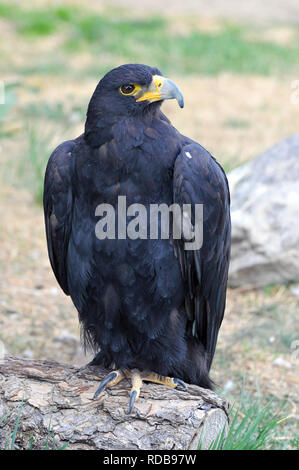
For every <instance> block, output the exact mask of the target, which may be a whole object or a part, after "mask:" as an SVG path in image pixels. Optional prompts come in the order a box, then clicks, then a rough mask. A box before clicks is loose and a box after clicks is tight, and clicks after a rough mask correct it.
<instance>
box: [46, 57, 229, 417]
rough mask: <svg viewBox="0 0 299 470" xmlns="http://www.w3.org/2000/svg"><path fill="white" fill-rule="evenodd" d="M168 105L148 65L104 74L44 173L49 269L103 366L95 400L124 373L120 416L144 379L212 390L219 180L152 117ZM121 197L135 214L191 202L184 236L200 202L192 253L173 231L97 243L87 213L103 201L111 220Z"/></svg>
mask: <svg viewBox="0 0 299 470" xmlns="http://www.w3.org/2000/svg"><path fill="white" fill-rule="evenodd" d="M171 98H175V99H177V101H178V103H179V105H180V106H181V107H183V105H184V101H183V95H182V93H181V92H180V90H179V88H178V87H177V85H176V84H175V83H174V82H173V81H171V80H169V79H167V78H165V77H163V76H162V75H161V72H160V71H159V70H158V69H156V68H152V67H149V66H146V65H139V64H127V65H122V66H120V67H118V68H115V69H113V70H111V71H110V72H109V73H107V74H106V75H105V76H104V77H103V78H102V80H101V81H100V82H99V83H98V85H97V87H96V89H95V91H94V93H93V96H92V98H91V100H90V103H89V106H88V111H87V119H86V124H85V132H84V134H82V135H81V136H79V137H78V138H76V139H74V140H70V141H67V142H63V143H62V144H61V145H59V146H58V147H57V148H56V150H55V151H54V152H53V153H52V155H51V157H50V159H49V162H48V166H47V169H46V174H45V184H44V214H45V224H46V234H47V243H48V252H49V257H50V262H51V266H52V268H53V271H54V274H55V276H56V279H57V281H58V283H59V284H60V286H61V288H62V289H63V291H64V292H65V294H67V295H70V296H71V298H72V301H73V303H74V305H75V307H76V309H77V310H78V313H79V320H80V322H81V324H82V331H83V336H84V340H85V344H86V345H87V346H91V347H92V348H93V350H94V352H95V357H94V360H93V361H92V364H93V365H103V366H105V367H107V368H112V369H113V371H112V372H110V373H109V374H108V375H107V377H106V378H105V379H104V381H103V382H102V383H101V385H100V387H99V388H98V390H97V392H96V394H95V396H97V395H98V394H99V393H100V392H101V391H102V390H103V389H104V387H105V386H113V385H115V384H116V383H118V382H119V381H120V380H122V379H123V378H124V377H130V378H131V380H132V390H131V398H130V411H131V410H132V408H133V404H134V400H135V399H136V398H138V396H139V393H140V388H141V385H142V380H145V381H150V382H156V383H162V384H166V385H169V386H172V387H176V386H178V385H183V386H184V385H185V382H187V383H190V384H197V385H199V386H201V387H205V388H212V386H213V383H212V381H211V379H210V378H209V370H210V366H211V362H212V359H213V356H214V352H215V347H216V341H217V336H218V331H219V328H220V325H221V322H222V319H223V315H224V309H225V298H226V287H227V275H228V266H229V254H230V212H229V204H230V198H229V189H228V183H227V179H226V176H225V173H224V171H223V169H222V168H221V166H220V165H219V164H218V163H217V161H216V160H215V159H214V158H213V157H212V156H211V155H210V153H209V152H208V151H207V150H205V149H204V148H203V147H202V146H201V145H199V144H198V143H196V142H194V141H193V140H191V139H189V138H187V137H185V136H183V135H182V134H180V133H179V132H178V131H177V130H176V129H175V128H174V127H173V126H172V124H171V123H170V121H169V120H168V119H167V118H166V116H165V115H164V114H163V113H162V112H161V109H160V105H161V103H162V102H163V100H164V99H171ZM119 196H126V203H127V205H131V204H136V203H138V204H143V206H144V207H145V208H149V207H150V205H152V204H156V205H160V204H166V205H167V207H170V206H171V205H172V204H178V205H179V206H180V207H183V205H184V204H186V205H190V206H191V207H192V210H191V217H189V219H188V217H187V219H188V220H187V222H188V223H189V228H190V230H192V229H194V228H195V226H194V224H196V221H195V218H194V217H195V215H194V207H195V205H196V204H202V207H203V223H202V230H203V231H202V234H203V242H202V245H201V247H200V248H198V249H193V250H190V249H189V250H187V249H186V247H185V241H186V239H184V237H181V239H179V238H175V237H174V236H172V235H173V232H172V229H171V230H170V236H169V237H168V238H163V237H161V236H159V237H155V238H150V237H147V238H146V239H145V238H144V237H138V236H137V237H136V238H135V239H132V238H129V237H120V238H117V237H116V238H115V239H111V238H109V237H108V236H107V237H106V238H105V237H101V238H102V239H99V237H97V236H96V230H95V228H96V225H97V222H98V221H99V217H98V216H97V215H96V208H97V207H98V205H99V204H109V205H110V206H112V207H113V208H114V209H115V211H116V214H117V211H118V198H119ZM128 220H130V217H128ZM128 220H127V222H128ZM117 223H118V224H120V222H119V221H118V222H117ZM159 223H160V222H159ZM170 225H171V223H170ZM116 228H117V227H116ZM137 228H138V227H137ZM116 232H117V231H116ZM183 233H185V232H183Z"/></svg>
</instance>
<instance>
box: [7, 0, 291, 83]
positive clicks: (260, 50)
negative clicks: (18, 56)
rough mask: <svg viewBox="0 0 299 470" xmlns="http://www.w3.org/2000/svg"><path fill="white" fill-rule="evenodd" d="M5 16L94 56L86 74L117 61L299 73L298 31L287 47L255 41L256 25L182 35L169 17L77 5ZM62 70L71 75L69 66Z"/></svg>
mask: <svg viewBox="0 0 299 470" xmlns="http://www.w3.org/2000/svg"><path fill="white" fill-rule="evenodd" d="M1 16H2V17H4V18H6V19H7V20H8V21H10V22H12V23H14V24H15V26H16V29H17V31H18V33H19V34H20V35H21V36H22V37H23V40H25V41H26V40H28V41H30V40H32V39H34V38H37V37H38V38H40V39H39V40H42V38H43V37H47V36H51V35H54V34H57V33H61V34H62V35H63V40H62V49H64V53H66V54H69V53H71V52H74V53H76V52H78V51H80V50H81V51H88V53H89V54H91V55H93V56H94V58H95V65H94V66H92V67H89V68H88V69H87V70H86V72H85V73H87V72H88V73H90V74H97V76H98V75H99V74H100V73H104V72H106V71H107V69H108V68H111V64H112V63H114V64H119V63H125V62H141V63H148V64H151V65H155V66H158V67H160V68H161V69H162V70H163V72H164V73H176V74H186V73H190V74H191V73H196V74H198V73H200V74H218V73H220V72H223V71H231V72H236V73H242V74H248V73H255V74H262V75H269V74H282V73H288V72H289V73H291V72H293V71H294V70H298V57H299V33H298V29H297V34H296V38H295V40H294V41H293V44H292V45H291V46H284V45H278V44H276V43H269V42H265V41H258V40H257V39H254V40H251V39H250V38H249V35H248V33H250V32H251V31H254V32H255V33H256V32H257V28H256V27H255V28H253V27H250V26H242V27H241V26H240V27H239V26H235V25H231V24H228V23H223V25H222V29H220V31H218V32H215V33H208V32H203V31H199V30H192V29H191V30H190V31H188V32H186V34H185V35H180V34H179V33H175V32H173V31H171V32H170V28H169V22H170V20H167V19H166V18H160V17H157V16H152V17H148V18H146V19H140V18H134V17H131V16H128V12H123V11H121V12H116V11H115V10H114V11H113V12H112V11H110V12H109V11H107V12H106V13H105V14H102V15H99V14H94V13H91V12H88V11H87V10H84V9H82V8H75V7H74V6H71V7H68V6H64V7H59V8H57V7H48V8H46V7H44V8H34V9H28V8H24V7H23V6H21V5H13V6H12V5H11V4H7V3H4V2H0V17H1ZM261 31H262V29H261ZM60 52H61V51H60ZM103 57H104V58H105V60H104V61H102V60H101V58H103ZM107 57H108V58H109V60H108V62H109V64H107V63H106V62H107V61H106V58H107ZM57 60H58V59H57ZM105 64H106V65H105ZM36 65H37V66H38V64H36ZM43 67H44V68H45V70H47V72H51V67H53V73H56V70H55V66H53V63H51V64H50V65H49V67H48V68H47V64H46V63H43ZM60 67H63V66H60ZM63 68H65V69H66V70H65V72H69V73H70V72H71V69H70V68H69V67H63Z"/></svg>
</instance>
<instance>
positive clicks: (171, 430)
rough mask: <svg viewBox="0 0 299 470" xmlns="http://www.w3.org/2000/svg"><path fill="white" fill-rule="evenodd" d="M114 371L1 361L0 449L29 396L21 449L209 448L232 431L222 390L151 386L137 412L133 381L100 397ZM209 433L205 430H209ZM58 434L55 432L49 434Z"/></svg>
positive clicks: (23, 415)
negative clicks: (50, 441)
mask: <svg viewBox="0 0 299 470" xmlns="http://www.w3.org/2000/svg"><path fill="white" fill-rule="evenodd" d="M106 374H107V371H106V370H104V369H101V368H99V367H85V368H81V369H78V368H75V367H71V366H69V365H64V364H59V363H57V362H52V361H38V360H27V359H23V358H15V357H8V356H6V357H5V358H4V359H3V360H2V361H1V362H0V421H1V417H2V416H4V415H5V414H6V413H8V412H9V411H11V410H13V409H15V410H16V411H15V412H14V413H12V414H11V415H10V416H8V417H7V418H6V419H5V420H4V421H3V422H2V424H1V425H0V449H3V448H5V443H6V442H7V439H8V437H9V436H10V435H11V433H12V432H13V430H14V427H15V423H16V419H17V414H18V410H19V409H20V406H19V405H20V403H21V402H22V399H23V406H22V410H21V418H20V424H19V431H18V434H17V439H16V445H15V447H16V448H18V449H28V448H29V447H30V442H31V440H32V437H33V438H34V439H33V448H35V449H45V447H46V440H47V436H48V435H51V436H54V438H55V443H56V445H57V446H59V447H61V446H63V445H64V444H65V443H67V442H68V446H67V448H68V449H109V450H113V449H130V450H131V449H196V448H197V446H198V442H199V438H200V435H202V440H203V448H207V447H208V446H209V443H210V442H211V441H212V440H213V439H215V437H216V436H217V434H218V432H219V431H220V430H221V429H222V428H223V426H227V423H228V418H227V415H228V409H229V404H228V403H227V401H225V400H223V399H222V398H220V397H219V396H217V395H216V394H215V393H214V392H212V391H210V390H206V389H202V388H199V387H197V386H195V385H190V386H188V390H187V391H179V390H173V389H170V388H167V387H165V386H162V385H155V384H152V383H151V384H144V387H143V388H142V391H141V395H140V398H139V400H138V401H137V402H136V405H135V408H134V411H133V413H132V415H129V414H128V398H129V390H130V382H129V381H128V380H124V381H123V382H121V383H120V384H118V385H117V386H115V387H113V388H111V389H107V390H106V391H105V392H103V393H102V395H101V396H100V397H99V398H98V399H97V400H93V399H92V397H93V394H94V392H95V390H96V388H97V386H98V384H99V380H101V379H102V378H103V377H104V376H105V375H106ZM203 428H204V430H203ZM49 429H50V433H49Z"/></svg>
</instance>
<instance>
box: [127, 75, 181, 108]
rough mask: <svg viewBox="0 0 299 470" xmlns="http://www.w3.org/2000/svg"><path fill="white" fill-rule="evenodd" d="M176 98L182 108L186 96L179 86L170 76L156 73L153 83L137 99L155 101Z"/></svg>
mask: <svg viewBox="0 0 299 470" xmlns="http://www.w3.org/2000/svg"><path fill="white" fill-rule="evenodd" d="M174 98H175V99H176V100H177V102H178V104H179V106H180V107H181V108H183V107H184V97H183V94H182V92H181V90H180V89H179V87H178V86H177V85H176V84H175V83H174V82H173V81H172V80H170V79H169V78H165V77H162V76H160V75H154V76H153V79H152V81H151V84H150V85H149V87H148V88H147V89H146V91H145V92H144V93H143V94H142V95H141V96H140V97H139V98H138V99H137V100H136V101H145V100H147V101H149V102H150V103H153V102H154V101H161V100H171V99H174Z"/></svg>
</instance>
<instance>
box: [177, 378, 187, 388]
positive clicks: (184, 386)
mask: <svg viewBox="0 0 299 470" xmlns="http://www.w3.org/2000/svg"><path fill="white" fill-rule="evenodd" d="M173 383H174V384H176V385H181V387H183V389H184V390H187V388H188V387H187V385H186V384H185V382H184V381H183V380H181V379H173Z"/></svg>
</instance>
